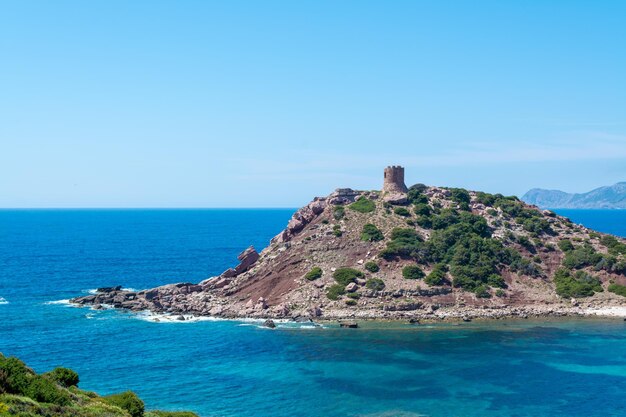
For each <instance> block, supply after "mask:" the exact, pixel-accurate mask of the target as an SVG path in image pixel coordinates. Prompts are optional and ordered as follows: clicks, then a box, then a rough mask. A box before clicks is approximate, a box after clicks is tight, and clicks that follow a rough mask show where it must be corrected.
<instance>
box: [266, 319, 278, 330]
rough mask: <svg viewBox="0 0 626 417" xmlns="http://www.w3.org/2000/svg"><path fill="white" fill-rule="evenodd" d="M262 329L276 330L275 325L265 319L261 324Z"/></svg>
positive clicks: (272, 321) (270, 320)
mask: <svg viewBox="0 0 626 417" xmlns="http://www.w3.org/2000/svg"><path fill="white" fill-rule="evenodd" d="M263 327H267V328H270V329H275V328H276V323H274V320H272V319H267V320H265V321H264V322H263Z"/></svg>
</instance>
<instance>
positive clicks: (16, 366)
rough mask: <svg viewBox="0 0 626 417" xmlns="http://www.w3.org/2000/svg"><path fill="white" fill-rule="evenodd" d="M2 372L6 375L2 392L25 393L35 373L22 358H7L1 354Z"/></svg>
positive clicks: (0, 370) (0, 365) (0, 390)
mask: <svg viewBox="0 0 626 417" xmlns="http://www.w3.org/2000/svg"><path fill="white" fill-rule="evenodd" d="M0 374H2V375H3V376H4V378H3V380H4V381H3V384H2V386H0V392H2V391H4V392H7V393H9V394H17V395H25V394H26V390H27V389H28V385H29V384H30V381H31V380H32V378H33V377H34V375H35V373H34V372H33V371H31V370H30V369H29V368H28V367H27V366H26V365H25V364H24V362H22V361H21V360H19V359H17V358H15V357H9V358H6V357H4V356H2V354H0Z"/></svg>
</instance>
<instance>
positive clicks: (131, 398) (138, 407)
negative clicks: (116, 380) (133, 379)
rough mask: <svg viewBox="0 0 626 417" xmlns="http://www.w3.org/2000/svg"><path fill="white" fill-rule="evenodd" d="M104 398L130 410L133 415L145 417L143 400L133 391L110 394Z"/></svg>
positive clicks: (132, 416)
mask: <svg viewBox="0 0 626 417" xmlns="http://www.w3.org/2000/svg"><path fill="white" fill-rule="evenodd" d="M104 399H105V401H106V402H107V403H109V404H111V405H114V406H116V407H119V408H121V409H122V410H126V411H128V413H129V414H130V415H131V417H143V412H144V404H143V401H141V399H140V398H139V397H138V396H137V394H135V393H134V392H132V391H126V392H122V393H119V394H112V395H108V396H106V397H104Z"/></svg>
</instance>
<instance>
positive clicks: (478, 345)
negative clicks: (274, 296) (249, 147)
mask: <svg viewBox="0 0 626 417" xmlns="http://www.w3.org/2000/svg"><path fill="white" fill-rule="evenodd" d="M292 212H293V210H286V209H285V210H283V209H281V210H0V297H2V298H1V299H0V352H3V353H4V354H6V355H16V356H18V357H20V358H22V359H23V360H25V361H26V362H27V363H28V364H30V365H31V366H33V367H34V368H35V369H36V370H37V371H46V370H49V369H51V368H53V367H55V366H60V365H63V366H67V367H70V368H73V369H75V370H76V371H77V372H78V373H79V374H80V377H81V382H80V386H81V387H82V388H84V389H90V390H95V391H97V392H99V393H101V394H108V393H113V392H117V391H122V390H126V389H131V390H133V391H136V392H137V393H138V394H139V395H140V396H141V397H142V398H143V399H144V400H145V402H146V405H147V407H148V408H162V409H169V410H182V409H189V410H192V411H195V412H197V413H199V414H200V415H201V416H203V417H209V416H268V417H269V416H272V417H283V416H284V417H287V416H289V417H296V416H297V417H309V416H311V417H313V416H387V417H392V416H422V415H425V416H482V417H485V416H487V417H490V416H624V415H626V323H625V322H623V321H621V320H618V319H614V320H600V319H586V320H561V321H558V320H552V321H528V320H526V321H524V320H519V321H507V322H496V323H488V324H481V323H463V324H461V325H453V324H440V325H420V326H410V325H404V324H393V325H390V324H387V325H381V324H370V325H366V326H364V327H363V328H360V329H355V330H354V329H338V328H336V327H333V326H327V327H325V328H314V327H310V326H299V325H293V324H281V325H279V328H278V329H276V330H269V329H264V328H261V327H259V325H258V323H256V322H237V321H198V322H177V323H167V322H160V323H155V322H151V321H148V320H146V318H145V317H143V316H142V315H137V314H130V313H123V312H118V311H111V310H109V311H92V310H90V309H87V308H76V307H70V306H68V305H67V304H66V303H65V302H64V301H63V300H66V299H68V298H70V297H73V296H77V295H81V294H85V293H86V292H88V291H89V290H93V289H94V288H96V287H102V286H110V285H123V286H124V287H128V288H136V289H141V288H147V287H153V286H156V285H160V284H165V283H171V282H181V281H191V282H195V281H200V280H202V279H205V278H207V277H210V276H213V275H217V274H219V273H221V272H222V271H223V270H225V269H226V268H227V267H229V266H232V265H233V264H235V263H236V256H237V254H238V253H239V252H240V251H242V250H243V249H245V248H246V247H247V246H248V245H250V244H253V245H254V246H255V247H257V248H259V249H261V248H263V247H264V246H265V245H266V244H267V243H268V242H269V240H270V238H271V237H272V236H274V235H276V234H277V233H278V232H279V231H280V230H281V229H282V228H283V227H284V226H285V224H286V223H287V221H288V219H289V217H290V216H291V214H292ZM559 213H561V214H564V215H566V216H568V217H570V218H571V219H572V220H574V221H575V222H580V223H583V224H585V225H586V226H589V227H592V228H596V229H598V230H600V231H604V232H609V233H614V234H617V235H621V236H626V211H595V210H561V211H559Z"/></svg>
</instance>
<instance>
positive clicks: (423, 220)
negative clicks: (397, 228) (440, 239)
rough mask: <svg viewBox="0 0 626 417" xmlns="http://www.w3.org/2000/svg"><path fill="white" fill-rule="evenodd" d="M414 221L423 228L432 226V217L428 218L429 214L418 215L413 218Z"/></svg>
mask: <svg viewBox="0 0 626 417" xmlns="http://www.w3.org/2000/svg"><path fill="white" fill-rule="evenodd" d="M415 223H417V224H418V225H419V226H421V227H423V228H424V229H432V227H433V219H432V218H430V217H429V216H424V215H419V216H417V218H416V219H415Z"/></svg>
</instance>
